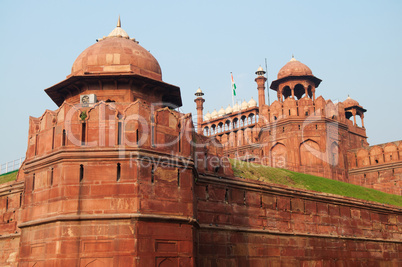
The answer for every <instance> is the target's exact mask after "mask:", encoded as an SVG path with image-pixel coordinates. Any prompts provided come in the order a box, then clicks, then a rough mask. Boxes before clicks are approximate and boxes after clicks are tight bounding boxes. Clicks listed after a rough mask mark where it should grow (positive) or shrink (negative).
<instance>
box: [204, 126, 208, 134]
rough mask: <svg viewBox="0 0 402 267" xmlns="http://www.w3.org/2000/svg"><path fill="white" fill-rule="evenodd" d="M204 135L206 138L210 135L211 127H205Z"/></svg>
mask: <svg viewBox="0 0 402 267" xmlns="http://www.w3.org/2000/svg"><path fill="white" fill-rule="evenodd" d="M204 135H205V136H208V135H209V127H208V126H206V127H204Z"/></svg>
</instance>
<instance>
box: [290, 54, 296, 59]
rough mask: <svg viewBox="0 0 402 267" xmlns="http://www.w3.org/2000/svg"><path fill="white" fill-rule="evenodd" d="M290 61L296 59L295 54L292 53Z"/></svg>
mask: <svg viewBox="0 0 402 267" xmlns="http://www.w3.org/2000/svg"><path fill="white" fill-rule="evenodd" d="M290 61H297V60H296V59H295V55H294V54H293V53H292V58H291V59H290Z"/></svg>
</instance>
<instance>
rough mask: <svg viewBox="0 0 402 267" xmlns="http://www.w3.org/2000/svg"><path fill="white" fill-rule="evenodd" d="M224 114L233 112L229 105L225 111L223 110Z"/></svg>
mask: <svg viewBox="0 0 402 267" xmlns="http://www.w3.org/2000/svg"><path fill="white" fill-rule="evenodd" d="M225 112H226V114H230V113H232V112H233V109H232V107H231V106H230V105H229V106H228V107H227V108H226V109H225Z"/></svg>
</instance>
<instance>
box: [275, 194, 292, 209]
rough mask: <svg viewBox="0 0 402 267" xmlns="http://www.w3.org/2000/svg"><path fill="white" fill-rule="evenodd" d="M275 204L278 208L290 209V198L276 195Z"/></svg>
mask: <svg viewBox="0 0 402 267" xmlns="http://www.w3.org/2000/svg"><path fill="white" fill-rule="evenodd" d="M277 205H278V209H279V210H285V211H288V210H290V198H285V197H278V198H277Z"/></svg>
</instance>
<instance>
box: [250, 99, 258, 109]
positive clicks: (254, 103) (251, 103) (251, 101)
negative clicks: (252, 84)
mask: <svg viewBox="0 0 402 267" xmlns="http://www.w3.org/2000/svg"><path fill="white" fill-rule="evenodd" d="M248 106H249V107H250V108H251V107H256V106H257V101H255V100H254V99H253V98H251V99H250V101H248Z"/></svg>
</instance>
